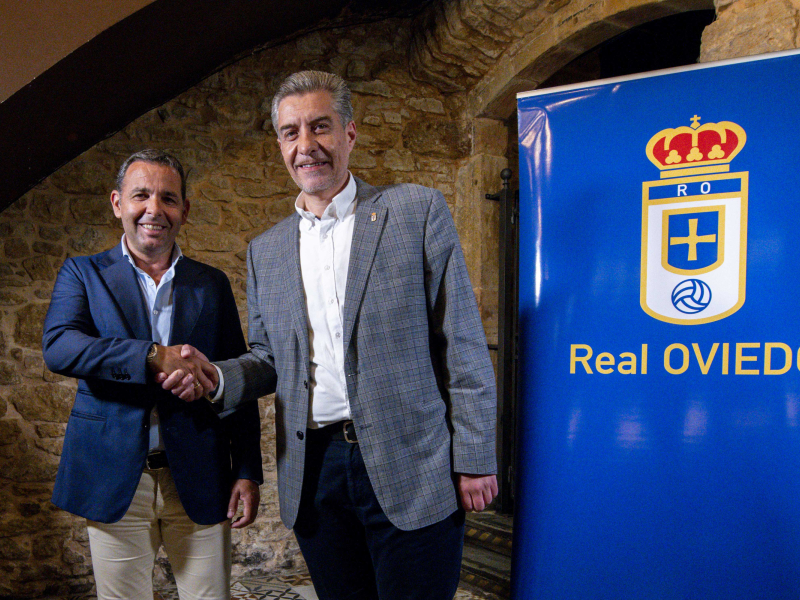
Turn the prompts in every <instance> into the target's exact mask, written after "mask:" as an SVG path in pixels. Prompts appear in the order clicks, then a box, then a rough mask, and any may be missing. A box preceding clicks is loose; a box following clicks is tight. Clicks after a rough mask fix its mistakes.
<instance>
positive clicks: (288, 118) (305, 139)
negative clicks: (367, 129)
mask: <svg viewBox="0 0 800 600" xmlns="http://www.w3.org/2000/svg"><path fill="white" fill-rule="evenodd" d="M277 129H278V144H279V145H280V148H281V154H282V155H283V162H284V163H285V164H286V168H287V169H288V170H289V174H290V175H291V176H292V179H294V182H295V183H296V184H297V185H298V186H299V187H300V189H301V190H303V194H304V195H305V196H306V201H307V202H308V201H309V200H311V201H322V202H325V203H328V202H330V200H331V199H332V198H333V197H334V196H335V195H336V194H338V193H339V192H340V191H341V190H342V189H343V188H344V186H345V185H346V184H347V178H348V173H347V165H348V163H349V160H350V152H351V151H352V150H353V146H354V144H355V141H356V125H355V123H353V122H352V121H350V122H349V123H348V124H347V125H346V126H342V121H341V119H340V118H339V115H337V114H336V111H334V109H333V100H332V98H331V94H330V92H327V91H317V92H309V93H307V94H302V95H292V96H287V97H286V98H284V99H283V100H281V103H280V105H279V106H278V128H277Z"/></svg>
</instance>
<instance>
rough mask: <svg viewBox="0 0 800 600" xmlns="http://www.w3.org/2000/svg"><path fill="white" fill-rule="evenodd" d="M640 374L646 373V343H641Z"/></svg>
mask: <svg viewBox="0 0 800 600" xmlns="http://www.w3.org/2000/svg"><path fill="white" fill-rule="evenodd" d="M642 375H647V344H642Z"/></svg>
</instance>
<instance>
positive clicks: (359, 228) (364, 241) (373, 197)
mask: <svg viewBox="0 0 800 600" xmlns="http://www.w3.org/2000/svg"><path fill="white" fill-rule="evenodd" d="M356 184H357V185H358V191H357V192H356V198H357V199H358V203H357V205H356V214H355V224H354V225H353V242H352V244H351V246H350V263H349V265H348V268H347V289H346V290H345V301H344V302H345V304H344V323H343V326H344V347H345V349H347V347H348V346H349V345H350V338H351V336H352V334H353V327H354V326H355V322H356V315H357V314H358V310H359V308H360V306H361V300H362V298H363V297H364V289H365V288H366V286H367V280H368V279H369V273H370V270H371V269H372V261H373V260H374V258H375V252H376V251H377V249H378V242H379V241H380V239H381V234H382V233H383V226H384V223H385V222H386V215H387V209H386V207H385V206H383V205H382V204H381V203H380V202H378V199H379V198H380V197H381V193H380V190H378V189H377V188H375V187H372V186H371V185H367V184H366V183H364V182H363V181H361V180H360V179H356Z"/></svg>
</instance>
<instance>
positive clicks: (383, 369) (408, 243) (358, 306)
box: [218, 179, 496, 530]
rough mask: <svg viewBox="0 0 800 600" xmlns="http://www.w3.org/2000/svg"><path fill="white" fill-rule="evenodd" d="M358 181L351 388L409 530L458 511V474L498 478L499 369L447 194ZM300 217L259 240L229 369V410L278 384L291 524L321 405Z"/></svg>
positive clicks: (347, 320)
mask: <svg viewBox="0 0 800 600" xmlns="http://www.w3.org/2000/svg"><path fill="white" fill-rule="evenodd" d="M356 183H357V186H358V191H357V200H358V201H357V206H356V215H355V219H356V221H355V226H354V231H353V242H352V248H351V255H350V264H349V270H348V279H347V289H346V290H345V306H344V348H345V375H346V381H347V393H348V397H349V400H350V408H351V414H352V418H353V421H354V423H355V427H356V431H357V435H358V439H359V443H360V445H361V446H360V447H361V452H362V455H363V457H364V463H365V464H366V467H367V472H368V473H369V478H370V481H371V483H372V486H373V488H374V489H375V494H376V495H377V497H378V501H379V502H380V504H381V507H382V508H383V510H384V512H385V513H386V515H387V516H388V517H389V519H390V520H391V522H392V523H393V524H394V525H395V526H397V527H398V528H400V529H404V530H410V529H417V528H420V527H425V526H426V525H430V524H432V523H435V522H437V521H439V520H441V519H443V518H444V517H446V516H447V515H449V514H451V513H452V512H453V511H454V510H456V508H457V507H458V503H457V496H456V491H455V486H454V482H453V473H471V474H490V473H495V472H496V460H495V412H496V395H495V384H494V371H493V369H492V364H491V361H490V359H489V354H488V351H487V347H486V339H485V336H484V332H483V326H482V325H481V320H480V315H479V314H478V308H477V305H476V302H475V296H474V294H473V291H472V286H471V285H470V282H469V278H468V275H467V270H466V265H465V263H464V256H463V254H462V252H461V246H460V244H459V242H458V237H457V234H456V229H455V225H454V223H453V219H452V217H451V215H450V211H449V209H448V207H447V204H446V203H445V200H444V197H443V196H442V194H441V193H439V192H438V191H436V190H432V189H429V188H424V187H421V186H417V185H392V186H387V187H384V188H375V187H372V186H370V185H367V184H366V183H364V182H363V181H361V180H358V179H356ZM299 219H300V216H299V215H297V214H295V215H292V216H291V217H288V218H286V219H284V220H283V221H281V222H280V223H278V224H277V225H275V226H274V227H273V228H271V229H269V230H268V231H266V232H264V233H263V234H261V235H260V236H259V237H257V238H255V239H254V240H253V241H252V242H251V243H250V246H249V248H248V269H249V275H248V282H247V306H248V310H249V338H250V339H249V343H250V351H249V352H248V353H247V354H245V355H244V356H242V357H240V358H238V359H233V360H228V361H224V362H221V363H218V366H219V367H220V368H221V369H222V372H223V376H224V378H225V392H224V402H225V409H229V408H232V407H233V406H235V405H237V404H240V403H241V402H245V401H248V400H252V399H254V398H257V397H259V396H262V395H264V394H267V393H271V392H272V391H273V390H274V391H275V392H276V394H275V420H276V434H277V435H276V437H277V462H278V490H279V494H280V506H281V518H282V520H283V522H284V523H285V524H286V526H287V527H290V528H291V527H293V526H294V522H295V519H296V518H297V511H298V505H299V503H300V491H301V488H302V485H303V465H304V460H305V431H306V424H307V419H308V410H309V364H310V363H309V335H308V318H307V314H306V302H305V294H304V291H303V282H302V279H301V273H300V255H299V229H298V220H299ZM276 384H277V389H276Z"/></svg>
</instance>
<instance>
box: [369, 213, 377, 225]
mask: <svg viewBox="0 0 800 600" xmlns="http://www.w3.org/2000/svg"><path fill="white" fill-rule="evenodd" d="M369 220H370V221H372V222H373V223H374V222H375V221H377V220H378V213H372V214H371V215H370V216H369Z"/></svg>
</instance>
